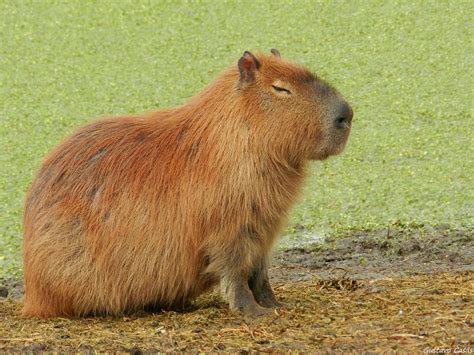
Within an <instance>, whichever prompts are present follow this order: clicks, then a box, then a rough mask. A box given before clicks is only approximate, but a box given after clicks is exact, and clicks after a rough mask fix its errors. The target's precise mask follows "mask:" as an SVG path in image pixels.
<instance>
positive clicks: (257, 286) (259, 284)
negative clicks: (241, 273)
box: [248, 260, 284, 308]
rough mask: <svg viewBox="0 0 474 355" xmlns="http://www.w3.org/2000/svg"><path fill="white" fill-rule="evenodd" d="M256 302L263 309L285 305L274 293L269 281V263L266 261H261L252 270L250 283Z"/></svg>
mask: <svg viewBox="0 0 474 355" xmlns="http://www.w3.org/2000/svg"><path fill="white" fill-rule="evenodd" d="M248 284H249V287H250V290H252V293H253V296H254V297H255V300H256V301H257V302H258V303H259V304H260V305H261V306H263V307H267V308H277V307H282V306H283V305H284V304H283V303H281V302H278V301H277V300H276V298H275V294H274V293H273V290H272V287H271V286H270V281H269V279H268V263H267V262H266V260H262V261H260V262H259V263H258V264H257V265H256V266H255V267H254V269H253V270H252V273H251V274H250V278H249V281H248Z"/></svg>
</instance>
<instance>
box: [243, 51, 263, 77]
mask: <svg viewBox="0 0 474 355" xmlns="http://www.w3.org/2000/svg"><path fill="white" fill-rule="evenodd" d="M238 66H239V72H240V81H242V82H247V83H248V82H251V81H253V80H254V79H255V72H256V71H257V70H258V69H259V68H260V62H259V61H258V60H257V58H255V56H254V55H253V54H252V53H250V52H248V51H245V52H244V54H243V55H242V57H241V58H240V59H239V62H238Z"/></svg>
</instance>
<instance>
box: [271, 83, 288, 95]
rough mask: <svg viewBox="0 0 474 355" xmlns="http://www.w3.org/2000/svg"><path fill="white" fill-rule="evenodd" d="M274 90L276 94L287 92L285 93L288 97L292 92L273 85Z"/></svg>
mask: <svg viewBox="0 0 474 355" xmlns="http://www.w3.org/2000/svg"><path fill="white" fill-rule="evenodd" d="M272 88H273V90H275V91H276V92H285V93H287V94H288V95H290V94H291V91H290V90H288V89H285V88H282V87H280V86H276V85H272Z"/></svg>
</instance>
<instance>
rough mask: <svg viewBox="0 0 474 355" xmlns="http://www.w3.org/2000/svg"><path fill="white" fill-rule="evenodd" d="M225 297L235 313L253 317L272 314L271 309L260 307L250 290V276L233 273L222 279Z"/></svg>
mask: <svg viewBox="0 0 474 355" xmlns="http://www.w3.org/2000/svg"><path fill="white" fill-rule="evenodd" d="M221 288H222V291H223V293H224V297H225V298H226V299H227V301H228V302H229V307H230V309H231V310H233V311H238V312H241V313H243V314H245V315H248V316H251V317H258V316H262V315H265V314H270V313H271V312H272V311H271V309H268V308H264V307H262V306H260V305H259V304H258V303H257V302H256V301H255V298H254V296H253V293H252V291H251V290H250V288H249V284H248V276H247V275H246V274H245V273H232V274H231V275H226V276H224V277H223V278H222V279H221Z"/></svg>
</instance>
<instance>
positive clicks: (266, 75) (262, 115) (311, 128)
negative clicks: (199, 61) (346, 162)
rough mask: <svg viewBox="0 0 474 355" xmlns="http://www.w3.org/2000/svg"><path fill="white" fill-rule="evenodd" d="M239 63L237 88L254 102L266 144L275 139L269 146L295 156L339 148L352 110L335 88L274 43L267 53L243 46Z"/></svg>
mask: <svg viewBox="0 0 474 355" xmlns="http://www.w3.org/2000/svg"><path fill="white" fill-rule="evenodd" d="M238 69H239V73H240V81H239V85H238V90H239V92H240V94H241V96H242V97H243V99H244V100H245V102H246V103H247V104H248V105H250V106H251V107H253V108H258V112H259V115H255V116H254V117H255V118H254V119H255V120H258V121H259V122H255V123H254V124H255V126H256V127H258V128H259V129H262V130H264V131H265V132H262V133H263V134H264V136H265V137H267V138H268V142H267V144H272V143H271V141H272V140H278V144H276V145H275V146H274V147H275V148H277V150H278V149H280V150H282V151H281V153H282V154H285V155H289V156H290V158H291V155H293V158H294V159H296V160H299V159H314V160H322V159H326V158H327V157H329V156H330V155H335V154H339V153H341V152H342V151H343V150H344V147H345V144H346V142H347V139H348V137H349V132H350V129H351V121H352V115H353V113H352V108H351V106H350V105H349V104H348V103H347V101H346V100H345V99H344V98H343V96H342V95H341V94H339V92H338V91H337V90H336V89H334V88H333V87H331V86H330V85H329V84H327V83H326V82H324V81H323V80H321V79H320V78H318V77H317V76H316V75H314V74H312V73H311V72H310V71H309V70H308V69H306V68H304V67H302V66H300V65H296V64H294V63H291V62H288V61H286V60H284V59H282V58H281V56H280V53H279V51H278V50H276V49H272V50H271V54H270V55H264V54H257V55H253V54H252V53H250V52H245V53H244V54H243V56H242V57H241V58H240V60H239V62H238ZM262 143H263V144H265V142H262ZM274 143H276V142H274Z"/></svg>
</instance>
